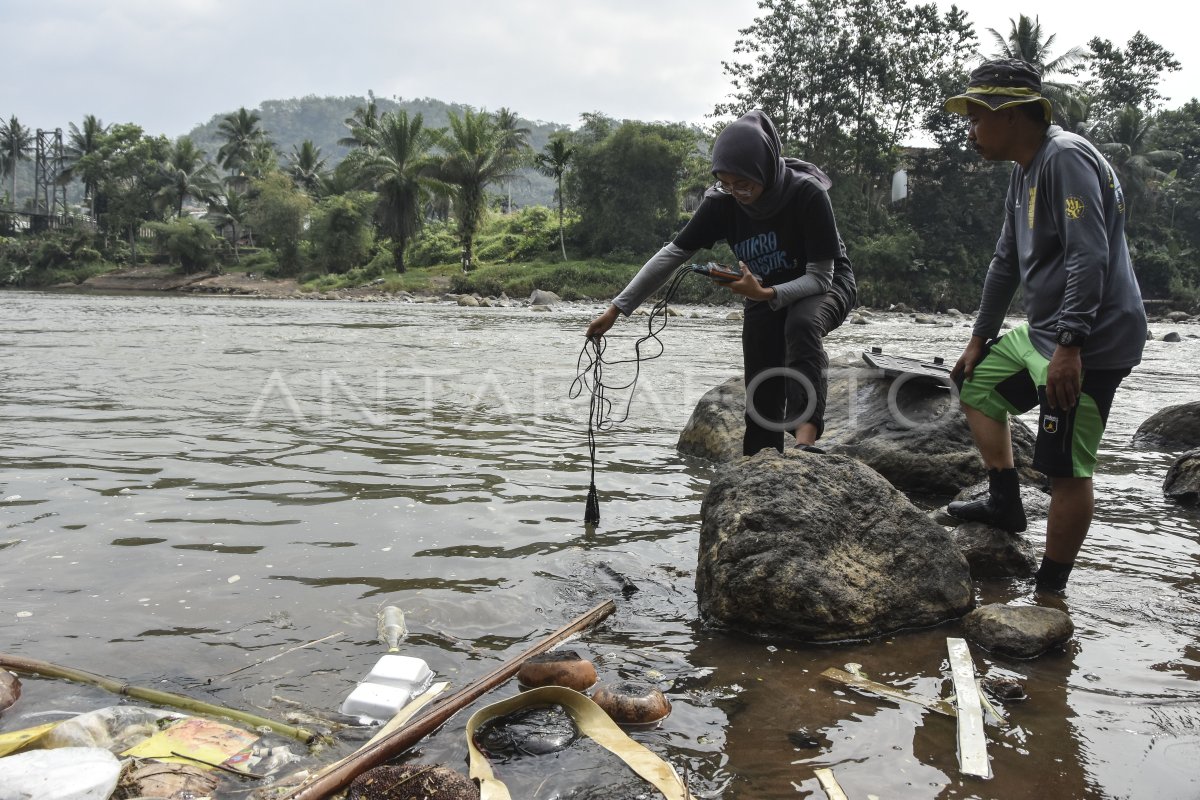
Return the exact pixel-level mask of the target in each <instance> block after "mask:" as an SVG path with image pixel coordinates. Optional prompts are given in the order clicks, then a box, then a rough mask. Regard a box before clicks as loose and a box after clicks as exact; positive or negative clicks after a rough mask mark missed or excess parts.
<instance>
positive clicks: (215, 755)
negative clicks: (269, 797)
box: [121, 717, 258, 768]
mask: <svg viewBox="0 0 1200 800" xmlns="http://www.w3.org/2000/svg"><path fill="white" fill-rule="evenodd" d="M256 741H258V735H257V734H254V733H250V732H249V731H244V730H242V729H241V728H235V727H233V726H232V725H226V724H225V723H223V722H215V721H214V720H211V719H204V718H203V717H188V718H187V719H182V720H179V721H178V722H175V723H173V724H171V725H170V726H169V727H167V728H165V729H163V730H161V731H159V732H157V733H155V734H154V735H153V736H151V737H149V738H147V739H143V740H142V741H140V742H138V743H137V744H136V745H134V746H133V747H130V748H129V749H127V750H125V751H124V752H123V753H122V754H121V755H126V756H133V757H135V758H152V759H154V760H155V761H165V762H168V763H179V764H199V765H205V766H207V767H209V768H211V767H214V766H216V765H219V764H221V763H223V762H224V761H225V760H226V759H228V758H230V757H231V756H233V755H236V754H237V753H239V752H241V751H242V750H244V749H246V748H247V747H249V746H250V745H252V744H254V742H256Z"/></svg>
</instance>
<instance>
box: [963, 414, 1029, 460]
mask: <svg viewBox="0 0 1200 800" xmlns="http://www.w3.org/2000/svg"><path fill="white" fill-rule="evenodd" d="M962 410H963V413H964V414H965V415H966V417H967V425H969V426H970V427H971V436H972V437H973V438H974V439H975V446H976V447H978V448H979V455H980V456H981V457H982V458H983V465H984V466H985V467H987V468H988V469H989V470H993V469H1012V468H1013V467H1014V465H1015V463H1016V462H1015V461H1014V460H1013V449H1012V431H1011V430H1010V429H1009V425H1008V419H1007V418H1006V419H1005V420H1004V421H1003V422H1001V421H1000V420H998V419H992V418H991V417H989V416H988V415H987V414H984V413H983V412H982V411H980V410H979V409H977V408H971V406H969V405H967V404H966V403H963V406H962Z"/></svg>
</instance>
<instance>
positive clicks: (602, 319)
mask: <svg viewBox="0 0 1200 800" xmlns="http://www.w3.org/2000/svg"><path fill="white" fill-rule="evenodd" d="M620 315H621V309H619V308H617V307H616V306H609V307H608V308H606V309H605V310H604V313H603V314H601V315H600V316H598V317H596V318H595V319H594V320H592V321H591V323H590V324H589V325H588V326H587V338H589V339H599V338H600V337H601V336H603V335H604V334H606V333H608V329H609V328H611V327H612V326H613V323H615V322H616V321H617V317H619V316H620Z"/></svg>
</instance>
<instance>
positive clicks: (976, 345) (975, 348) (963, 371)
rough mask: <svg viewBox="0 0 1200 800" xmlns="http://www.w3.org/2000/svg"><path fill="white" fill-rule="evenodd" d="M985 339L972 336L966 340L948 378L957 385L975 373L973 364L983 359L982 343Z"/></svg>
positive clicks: (984, 342)
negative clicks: (963, 348)
mask: <svg viewBox="0 0 1200 800" xmlns="http://www.w3.org/2000/svg"><path fill="white" fill-rule="evenodd" d="M986 343H987V340H986V339H984V338H983V337H982V336H972V337H971V341H969V342H967V347H966V349H965V350H963V353H962V355H961V356H959V357H958V361H957V362H955V364H954V369H952V370H950V379H951V380H952V381H954V382H955V383H956V384H958V385H959V386H961V385H962V382H963V381H964V380H969V379H970V378H971V377H972V376H973V375H974V374H975V365H976V364H978V363H979V362H980V361H983V356H984V352H985V351H984V345H985V344H986Z"/></svg>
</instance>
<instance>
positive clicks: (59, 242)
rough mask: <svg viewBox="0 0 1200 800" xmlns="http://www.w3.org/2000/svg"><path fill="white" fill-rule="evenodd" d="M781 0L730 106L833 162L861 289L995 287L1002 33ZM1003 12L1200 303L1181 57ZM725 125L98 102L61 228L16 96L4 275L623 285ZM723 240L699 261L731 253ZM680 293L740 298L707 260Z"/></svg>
mask: <svg viewBox="0 0 1200 800" xmlns="http://www.w3.org/2000/svg"><path fill="white" fill-rule="evenodd" d="M759 13H760V16H759V17H757V18H756V19H755V20H754V21H753V23H752V24H751V25H749V26H748V27H747V28H746V29H744V30H742V31H740V32H739V35H740V36H741V37H742V38H741V40H740V41H739V42H738V44H737V45H736V46H735V48H734V57H733V58H732V59H731V60H730V61H728V62H724V64H723V66H724V68H725V70H726V73H727V75H728V76H729V78H730V83H731V92H730V95H729V100H728V102H725V103H721V104H719V105H718V106H717V107H716V108H715V109H714V116H715V117H716V118H718V119H720V120H728V119H730V118H732V117H733V116H735V115H737V114H740V113H743V112H745V111H747V110H749V109H751V108H762V109H764V110H765V111H766V112H767V113H768V114H769V115H770V116H771V117H772V119H774V121H775V122H776V124H777V126H778V128H779V132H780V135H781V137H782V139H783V141H784V147H785V154H786V155H791V156H796V157H800V158H803V159H805V160H808V161H812V162H815V163H816V164H817V165H818V166H820V167H821V168H822V169H824V170H825V171H826V172H827V173H828V174H829V175H830V176H831V177H832V179H833V188H832V190H831V192H830V193H831V196H832V198H833V202H834V208H835V210H836V213H837V216H838V224H839V228H840V230H841V233H842V236H843V239H844V240H845V242H846V245H847V248H848V251H849V254H850V257H851V260H852V262H853V264H854V270H855V274H856V276H857V279H858V283H859V300H860V302H861V303H863V304H865V305H869V306H874V307H883V306H887V305H890V304H893V303H900V302H903V303H905V304H906V305H908V306H910V307H914V308H921V309H944V308H948V307H957V308H960V309H964V310H969V309H972V308H974V307H975V304H976V303H977V301H978V297H979V290H980V286H981V284H982V280H983V276H984V274H985V273H986V271H987V268H988V262H989V260H990V258H991V254H992V250H993V247H994V244H995V241H996V237H997V235H998V233H999V224H1000V220H1001V217H1002V212H1003V208H1002V206H1003V201H1004V193H1005V189H1006V185H1007V177H1008V174H1009V170H1010V165H1009V164H1006V163H1004V164H996V163H988V162H983V161H981V160H980V158H979V156H978V155H977V154H976V153H975V152H974V151H973V150H972V148H971V147H970V146H969V144H968V142H967V140H966V131H965V127H964V125H963V122H962V120H961V119H960V118H958V117H954V116H952V115H949V114H946V113H944V112H942V111H941V103H942V100H943V99H944V98H945V97H947V96H949V95H951V94H953V93H955V92H957V91H959V90H960V89H961V88H962V86H963V85H964V84H965V81H966V74H967V72H968V71H969V69H970V68H971V67H972V66H974V65H975V63H977V61H978V59H979V53H980V52H981V51H983V49H984V48H983V47H981V42H980V41H979V37H978V36H977V34H976V31H975V30H974V27H973V26H972V24H971V23H970V21H969V20H968V19H967V16H966V14H965V13H963V12H960V11H958V10H955V9H952V10H951V11H948V12H943V11H941V10H939V9H938V8H937V6H935V5H933V4H910V3H909V2H907V1H906V0H897V1H896V2H886V3H885V2H882V1H881V0H772V2H770V3H763V4H761V5H760V9H759ZM988 33H989V34H990V35H991V40H992V41H991V44H992V45H994V48H995V49H994V50H993V51H992V52H990V53H987V55H988V56H1016V57H1021V58H1024V59H1025V60H1027V61H1030V62H1031V63H1034V64H1035V65H1037V66H1039V68H1041V69H1042V71H1043V73H1044V76H1045V90H1046V94H1047V96H1048V97H1050V98H1051V100H1052V101H1053V105H1054V109H1055V112H1054V113H1055V121H1056V122H1057V123H1058V124H1060V125H1062V126H1063V127H1064V128H1066V129H1068V130H1071V131H1074V132H1076V133H1078V134H1080V135H1083V136H1085V137H1087V138H1088V139H1090V140H1091V141H1092V142H1093V143H1095V145H1096V146H1097V148H1098V149H1100V151H1101V152H1103V153H1104V154H1105V155H1106V157H1107V158H1108V159H1109V162H1110V163H1111V165H1112V167H1113V170H1114V172H1115V173H1116V174H1117V175H1118V176H1119V178H1120V181H1121V184H1122V187H1123V189H1124V192H1125V197H1126V204H1127V234H1128V238H1129V244H1130V249H1131V251H1132V255H1133V260H1134V265H1135V269H1136V270H1137V273H1138V279H1139V282H1140V284H1141V287H1142V291H1143V294H1144V295H1145V296H1146V297H1147V298H1154V299H1160V300H1167V301H1169V302H1170V303H1171V304H1173V305H1176V306H1178V307H1180V308H1185V309H1191V308H1196V307H1197V306H1198V305H1200V101H1197V100H1195V99H1193V100H1191V101H1189V102H1187V103H1185V104H1183V105H1182V106H1180V107H1178V108H1173V109H1172V108H1166V107H1165V104H1166V100H1167V98H1164V97H1162V96H1161V94H1160V93H1159V91H1158V86H1159V84H1160V82H1161V79H1162V77H1163V76H1164V75H1165V74H1166V73H1168V72H1172V71H1175V70H1178V69H1180V64H1179V62H1178V61H1177V60H1175V58H1174V56H1173V55H1172V54H1171V53H1169V52H1167V51H1166V50H1164V49H1163V48H1162V47H1160V46H1159V45H1157V44H1155V43H1154V42H1152V41H1150V40H1148V39H1146V37H1145V36H1143V35H1142V34H1140V33H1138V34H1135V35H1134V36H1133V37H1132V38H1130V40H1129V41H1128V43H1127V44H1125V45H1123V46H1122V45H1119V44H1114V43H1113V42H1110V41H1108V40H1105V39H1100V38H1093V39H1091V40H1090V41H1089V42H1087V44H1086V46H1083V45H1080V46H1077V47H1073V48H1070V49H1068V50H1067V51H1065V52H1063V53H1061V54H1058V53H1053V52H1050V50H1049V48H1050V45H1051V44H1052V42H1053V41H1054V36H1053V34H1052V33H1051V32H1049V31H1045V30H1044V29H1042V28H1041V26H1040V25H1039V24H1038V23H1037V20H1036V18H1033V19H1031V18H1029V17H1026V16H1024V15H1018V16H1017V17H1016V18H1015V19H1013V20H1012V29H1011V30H1010V31H1007V32H1004V33H1002V32H998V31H994V30H992V31H988ZM830 53H835V54H836V57H834V58H831V57H830ZM0 111H3V110H2V109H0ZM717 127H719V125H718V126H717ZM714 132H715V128H714V129H713V130H707V129H701V128H700V127H697V126H687V125H681V124H676V123H666V122H654V123H647V122H638V121H633V120H617V119H613V118H611V117H608V116H605V115H604V114H602V113H585V114H583V115H582V116H581V122H580V124H579V126H578V127H577V128H576V129H575V130H567V129H565V128H563V127H560V126H555V125H547V124H545V123H530V122H528V121H526V120H523V119H521V118H520V117H519V116H518V115H517V114H516V113H515V112H514V111H512V110H511V109H507V108H499V109H497V110H495V111H494V112H489V111H487V110H476V109H472V108H467V107H463V106H450V105H447V104H444V103H439V102H438V101H433V100H423V101H410V102H407V103H400V102H393V101H388V100H382V99H377V98H375V97H374V96H373V95H370V96H368V97H367V98H305V99H304V100H293V101H277V102H276V101H272V102H271V103H264V104H263V106H262V108H261V109H260V110H258V111H255V110H249V109H245V108H242V109H239V110H237V111H236V112H234V113H230V114H225V115H223V116H220V117H218V118H215V119H214V120H213V121H212V122H210V123H209V124H207V125H205V126H203V127H202V129H198V130H197V131H195V138H191V137H182V138H180V139H179V140H178V141H175V142H170V141H167V140H166V139H165V138H164V137H153V136H147V135H146V134H145V133H144V132H143V131H142V130H141V128H140V127H138V126H137V125H135V124H130V123H123V124H107V125H106V124H104V123H103V122H101V121H100V120H99V119H97V118H95V117H94V116H92V115H87V116H85V117H84V118H83V120H82V124H80V125H76V124H75V123H70V124H69V134H68V135H67V136H66V142H65V145H66V146H65V152H64V154H63V160H64V166H65V170H64V171H63V173H62V174H61V175H60V179H61V181H62V182H63V183H64V184H65V185H66V186H67V188H68V194H69V196H70V197H72V198H73V200H74V201H75V207H74V210H73V212H72V213H73V214H74V217H73V220H72V222H71V225H70V226H69V227H68V228H66V229H64V230H52V229H49V228H48V227H47V226H46V224H45V223H46V222H47V221H48V220H47V218H46V217H44V216H43V217H31V216H29V215H28V213H23V212H29V211H31V210H40V211H44V210H45V209H43V208H41V207H40V206H36V205H35V203H34V202H33V201H34V198H33V197H32V196H31V195H32V191H31V190H30V189H29V188H28V187H29V186H30V185H31V183H32V182H31V181H28V180H27V177H28V174H29V170H30V166H29V164H30V161H31V160H32V150H33V142H32V139H31V136H30V133H29V130H28V128H27V127H26V126H23V125H22V124H21V123H20V122H19V120H18V119H17V117H16V116H13V115H10V116H8V118H7V119H4V118H3V117H0V181H2V182H0V187H2V188H0V286H18V287H43V286H53V285H56V284H59V283H63V282H80V281H82V280H85V279H86V278H87V277H88V276H90V275H94V274H97V273H98V272H102V271H105V270H110V269H115V268H118V267H124V266H129V265H133V264H139V263H145V262H147V261H151V262H155V263H161V264H170V265H174V267H176V268H177V269H178V270H179V271H181V272H183V273H191V274H198V273H208V272H214V271H220V270H226V271H247V272H254V273H256V274H262V275H267V276H274V277H287V278H294V279H296V280H297V281H299V282H300V283H301V285H302V286H303V287H304V288H305V289H306V290H311V291H324V290H329V289H334V288H344V287H358V286H368V285H369V286H375V287H382V288H384V289H385V290H386V289H397V290H398V289H408V290H415V291H435V290H439V289H442V288H443V287H445V288H447V289H451V290H454V291H460V292H465V291H471V292H478V293H479V294H483V295H489V294H500V293H501V292H503V293H506V294H508V295H509V296H510V297H519V296H522V295H527V294H528V292H530V291H532V290H533V289H534V288H540V289H546V290H549V291H554V292H556V293H557V294H559V295H560V296H562V297H565V298H577V297H591V298H596V299H603V298H608V297H611V296H612V295H613V294H615V293H616V292H617V291H619V290H620V288H621V287H622V286H624V284H625V282H626V281H627V280H628V278H629V277H630V276H631V275H632V274H633V273H634V271H635V270H636V269H637V267H638V266H639V265H640V264H641V263H643V262H644V261H645V259H646V258H648V257H649V256H650V255H652V254H653V253H654V252H655V251H656V250H657V249H658V248H659V247H660V246H661V245H662V244H663V243H664V242H666V241H669V240H671V239H672V238H673V237H674V235H675V234H676V233H677V232H678V231H679V230H680V229H681V227H682V226H683V225H684V224H686V222H687V220H688V218H689V216H690V214H691V212H692V211H694V209H695V208H696V207H697V205H698V204H699V203H700V202H701V198H702V196H703V193H704V191H705V189H706V188H707V187H708V186H710V185H711V183H712V175H711V174H710V172H709V159H708V155H709V149H710V147H711V144H712V137H713V134H714ZM339 134H340V135H339ZM914 140H916V141H921V142H923V144H922V146H919V147H916V146H909V145H906V144H905V142H909V141H914ZM18 172H21V173H22V177H23V180H22V181H18ZM22 189H24V192H23V196H22V192H21V191H20V190H22ZM39 224H40V226H41V227H38V225H39ZM721 247H722V249H721V250H720V251H719V252H715V253H711V254H703V253H702V254H698V255H697V260H707V259H715V260H720V261H726V262H731V261H732V260H733V257H732V254H731V253H730V252H729V251H728V248H725V247H724V246H723V245H722V246H721ZM683 292H684V294H683V295H681V299H685V300H689V301H696V302H707V301H710V300H720V299H722V298H723V297H724V296H725V294H724V292H723V291H722V290H720V289H713V288H712V287H709V286H704V285H703V284H702V282H698V281H695V280H689V281H685V282H684V285H683Z"/></svg>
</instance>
